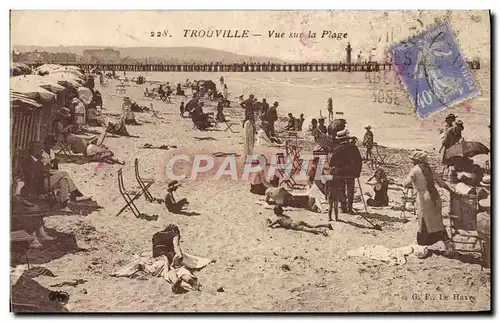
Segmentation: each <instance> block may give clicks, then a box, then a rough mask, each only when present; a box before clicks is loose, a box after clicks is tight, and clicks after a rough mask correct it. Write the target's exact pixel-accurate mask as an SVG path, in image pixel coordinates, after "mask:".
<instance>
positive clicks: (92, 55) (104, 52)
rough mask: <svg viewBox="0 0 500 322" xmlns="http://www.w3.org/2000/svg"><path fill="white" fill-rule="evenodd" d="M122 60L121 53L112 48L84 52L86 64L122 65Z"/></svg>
mask: <svg viewBox="0 0 500 322" xmlns="http://www.w3.org/2000/svg"><path fill="white" fill-rule="evenodd" d="M120 59H121V55H120V52H119V51H118V50H114V49H112V48H106V49H88V50H84V51H83V61H84V62H86V63H120Z"/></svg>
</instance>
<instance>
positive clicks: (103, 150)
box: [85, 138, 125, 165]
mask: <svg viewBox="0 0 500 322" xmlns="http://www.w3.org/2000/svg"><path fill="white" fill-rule="evenodd" d="M96 140H97V138H95V139H93V140H90V141H89V142H88V144H87V151H86V153H85V155H86V156H88V157H91V158H92V160H93V161H97V162H101V163H108V164H121V165H124V164H125V162H121V161H120V160H118V159H117V158H115V157H114V156H115V154H114V153H113V152H112V151H111V150H110V149H108V147H107V146H105V145H104V144H101V145H100V146H97V145H96V144H95V143H96Z"/></svg>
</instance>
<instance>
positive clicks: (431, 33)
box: [390, 23, 480, 118]
mask: <svg viewBox="0 0 500 322" xmlns="http://www.w3.org/2000/svg"><path fill="white" fill-rule="evenodd" d="M390 52H391V55H392V58H393V63H394V65H395V68H396V70H397V71H398V74H399V75H400V77H401V79H402V82H403V85H404V86H405V88H406V90H407V92H408V95H409V97H410V100H411V101H412V103H413V105H414V106H415V110H416V112H417V114H418V116H420V117H421V118H423V117H427V116H429V115H430V114H432V113H434V112H437V111H440V110H442V109H444V108H446V107H449V106H452V105H456V104H458V103H460V102H462V101H464V100H466V99H470V98H472V97H474V96H477V95H479V94H480V91H479V88H478V86H477V84H476V82H475V81H474V79H473V76H472V73H471V72H470V70H469V67H468V65H467V62H466V60H465V58H464V56H463V55H462V53H461V51H460V49H459V46H458V44H457V41H456V39H455V37H454V36H453V30H452V29H451V26H450V24H449V23H445V24H442V25H438V26H435V27H433V28H431V29H428V30H427V31H425V32H422V33H420V34H418V35H416V36H413V37H411V38H409V39H406V40H404V41H402V42H400V43H398V44H396V45H394V46H393V47H392V48H391V49H390Z"/></svg>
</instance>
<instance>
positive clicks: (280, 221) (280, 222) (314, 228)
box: [267, 206, 333, 237]
mask: <svg viewBox="0 0 500 322" xmlns="http://www.w3.org/2000/svg"><path fill="white" fill-rule="evenodd" d="M274 214H275V215H276V218H275V220H274V221H273V220H272V219H269V218H268V219H267V223H268V227H270V228H284V229H292V230H301V231H305V232H308V233H313V234H315V235H319V234H323V235H324V236H325V237H326V236H328V231H327V230H326V229H320V228H328V229H333V228H332V226H331V225H330V224H321V225H310V224H308V223H306V222H304V221H298V222H295V221H293V219H292V218H290V217H288V216H287V215H285V214H284V213H283V208H282V207H281V206H276V207H274Z"/></svg>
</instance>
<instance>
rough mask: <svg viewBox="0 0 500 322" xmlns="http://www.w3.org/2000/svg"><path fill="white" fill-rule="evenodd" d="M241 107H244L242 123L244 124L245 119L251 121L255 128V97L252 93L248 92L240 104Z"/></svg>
mask: <svg viewBox="0 0 500 322" xmlns="http://www.w3.org/2000/svg"><path fill="white" fill-rule="evenodd" d="M240 105H241V107H243V108H244V109H245V119H244V120H243V125H245V122H246V121H251V122H252V124H253V125H254V128H255V113H254V112H255V97H254V95H253V94H250V96H249V98H248V99H247V100H244V101H243V102H242V103H241V104H240Z"/></svg>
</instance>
